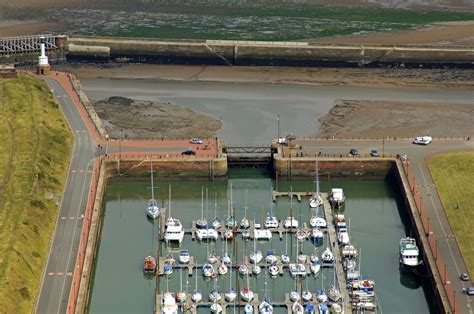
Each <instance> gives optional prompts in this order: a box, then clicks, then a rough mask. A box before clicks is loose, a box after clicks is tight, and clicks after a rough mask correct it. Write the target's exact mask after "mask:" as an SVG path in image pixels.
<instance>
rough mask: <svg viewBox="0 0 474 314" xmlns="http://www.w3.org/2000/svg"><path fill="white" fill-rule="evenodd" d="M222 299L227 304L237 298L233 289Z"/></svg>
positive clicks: (228, 290)
mask: <svg viewBox="0 0 474 314" xmlns="http://www.w3.org/2000/svg"><path fill="white" fill-rule="evenodd" d="M224 298H225V299H226V301H227V302H234V300H235V299H236V298H237V292H235V289H234V288H229V289H227V291H226V292H225V293H224Z"/></svg>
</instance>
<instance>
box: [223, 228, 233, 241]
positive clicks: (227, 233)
mask: <svg viewBox="0 0 474 314" xmlns="http://www.w3.org/2000/svg"><path fill="white" fill-rule="evenodd" d="M224 238H225V239H226V240H227V241H232V240H233V239H234V232H233V231H232V230H231V229H227V230H226V231H225V232H224Z"/></svg>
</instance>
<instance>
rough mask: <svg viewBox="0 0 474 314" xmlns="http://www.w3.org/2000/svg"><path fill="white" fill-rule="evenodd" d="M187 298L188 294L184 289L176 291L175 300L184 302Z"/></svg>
mask: <svg viewBox="0 0 474 314" xmlns="http://www.w3.org/2000/svg"><path fill="white" fill-rule="evenodd" d="M187 298H188V294H187V293H186V291H180V292H176V301H178V302H181V303H182V302H185V301H186V299H187Z"/></svg>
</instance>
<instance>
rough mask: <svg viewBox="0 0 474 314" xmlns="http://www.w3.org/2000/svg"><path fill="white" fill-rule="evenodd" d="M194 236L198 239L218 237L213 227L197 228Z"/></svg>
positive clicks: (215, 238)
mask: <svg viewBox="0 0 474 314" xmlns="http://www.w3.org/2000/svg"><path fill="white" fill-rule="evenodd" d="M196 237H197V238H198V240H200V241H202V240H207V239H209V240H217V238H218V237H219V234H218V233H217V231H216V230H215V229H212V228H206V229H197V231H196Z"/></svg>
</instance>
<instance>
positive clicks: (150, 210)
mask: <svg viewBox="0 0 474 314" xmlns="http://www.w3.org/2000/svg"><path fill="white" fill-rule="evenodd" d="M150 169H151V170H150V177H151V199H150V200H149V201H148V206H147V208H146V215H147V216H148V217H149V218H151V219H153V220H154V219H156V218H158V216H160V212H161V211H160V208H159V207H158V202H157V201H156V199H155V188H154V186H153V163H152V162H151V161H150Z"/></svg>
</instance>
